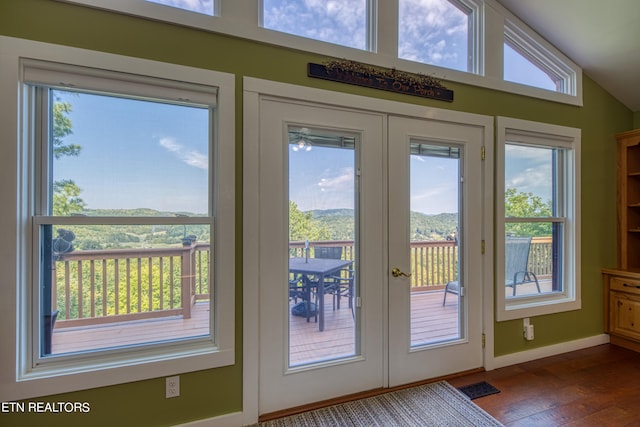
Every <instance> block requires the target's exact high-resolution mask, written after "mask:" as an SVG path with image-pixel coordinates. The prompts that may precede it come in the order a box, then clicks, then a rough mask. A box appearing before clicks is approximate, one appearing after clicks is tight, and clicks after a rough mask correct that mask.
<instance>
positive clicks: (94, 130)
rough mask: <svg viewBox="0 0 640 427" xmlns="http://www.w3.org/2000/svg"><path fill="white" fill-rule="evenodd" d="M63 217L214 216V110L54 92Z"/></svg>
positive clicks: (55, 193) (57, 199) (56, 196)
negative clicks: (211, 203) (211, 167)
mask: <svg viewBox="0 0 640 427" xmlns="http://www.w3.org/2000/svg"><path fill="white" fill-rule="evenodd" d="M51 92H52V93H51V100H52V101H51V102H52V105H53V106H52V115H53V118H52V122H53V126H52V135H51V141H52V142H51V150H52V156H51V157H52V161H51V169H52V171H51V177H52V181H53V182H52V194H51V196H50V197H51V202H50V203H51V206H52V208H51V210H52V212H51V213H53V215H56V216H69V215H77V214H82V215H86V216H185V215H186V216H197V215H208V214H209V178H208V177H209V131H210V129H209V109H208V108H205V107H194V106H185V105H175V104H168V103H160V102H151V101H145V100H140V99H129V98H121V97H115V96H106V95H96V94H90V93H82V92H68V91H61V90H53V91H51Z"/></svg>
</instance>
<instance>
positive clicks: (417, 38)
mask: <svg viewBox="0 0 640 427" xmlns="http://www.w3.org/2000/svg"><path fill="white" fill-rule="evenodd" d="M148 1H153V2H156V3H161V4H165V5H170V6H173V7H179V8H182V9H186V10H191V11H194V12H198V13H205V14H213V0H148ZM365 7H366V1H365V0H264V9H265V10H264V25H265V27H267V28H271V29H276V30H279V31H284V32H291V33H295V34H298V35H301V36H305V37H311V38H316V39H320V40H325V41H329V42H334V43H339V44H344V45H347V46H352V47H356V48H360V49H365V48H366V45H365V40H366V25H365V19H364V17H365V15H366V13H365ZM399 12H400V28H401V31H400V34H399V54H400V56H401V57H403V58H405V59H410V60H415V61H419V62H426V63H431V64H436V65H440V66H444V67H448V68H454V69H461V70H465V69H466V67H467V63H466V61H467V59H466V57H467V51H466V43H467V28H468V25H467V15H466V13H464V12H462V11H461V10H459V9H458V8H456V7H454V6H452V5H451V3H449V2H448V1H447V0H401V1H400V11H399ZM505 58H506V62H507V64H509V65H508V66H507V67H506V69H505V79H507V80H512V81H517V82H521V83H529V84H533V85H536V86H540V87H545V88H548V89H551V90H553V89H555V88H554V87H553V83H552V82H551V81H550V79H549V78H548V76H546V75H545V74H544V73H543V72H542V71H540V70H538V69H536V68H535V67H532V65H531V64H530V63H529V62H528V61H526V60H525V59H523V58H522V57H521V56H519V55H518V54H517V53H516V52H514V51H513V50H512V49H510V48H508V47H506V48H505ZM100 98H101V97H97V96H92V95H86V94H83V95H73V96H70V95H66V94H62V95H61V100H63V101H69V102H71V103H72V105H73V111H72V113H71V115H70V117H71V120H72V122H73V135H71V136H69V137H67V138H66V142H68V143H77V144H79V145H81V146H82V153H81V154H80V158H71V157H69V158H63V159H61V160H58V161H56V163H55V165H54V179H55V180H59V179H73V180H74V181H76V183H77V184H78V185H79V186H80V187H81V188H82V189H83V193H82V195H81V197H82V198H83V199H84V201H85V202H86V203H87V207H88V208H137V207H149V208H153V209H157V210H167V211H173V212H176V211H189V212H194V213H205V212H206V211H207V205H208V199H207V194H208V188H207V182H208V168H207V165H208V152H207V150H208V148H207V140H208V136H207V123H208V117H207V112H206V110H199V109H195V108H186V107H177V106H171V105H166V104H152V103H142V102H139V101H136V102H134V101H125V100H123V99H116V98H111V99H109V98H102V99H100ZM336 151H338V150H330V149H322V148H321V147H315V150H313V151H312V152H310V153H306V152H293V151H291V150H290V156H291V157H290V160H291V162H292V167H293V168H299V169H298V170H292V177H295V178H292V181H291V182H290V191H291V198H292V199H293V200H295V201H296V202H297V203H298V204H299V207H300V208H301V209H302V210H309V209H330V208H353V204H354V201H353V185H354V184H353V157H352V156H353V151H350V153H351V154H349V155H345V153H343V154H342V155H340V156H337V157H336V156H335V155H334V154H330V153H331V152H336ZM339 151H343V152H345V151H347V152H348V151H349V150H339ZM305 155H306V157H305ZM510 156H511V157H510V159H511V164H512V165H513V167H512V168H507V171H506V174H507V175H506V178H505V183H506V186H507V188H510V187H514V186H515V187H516V188H518V190H520V191H527V192H533V193H534V194H536V195H540V196H541V197H543V199H544V200H547V199H548V198H549V197H550V194H549V193H550V191H548V189H549V188H550V184H545V179H547V182H548V177H549V176H550V170H549V169H548V167H547V166H548V161H546V163H545V160H544V159H541V158H538V157H536V156H535V155H534V153H533V152H530V151H529V152H526V151H525V152H517V151H514V152H511V154H510ZM305 159H307V160H305ZM308 159H313V160H308ZM425 160H428V162H425ZM449 163H451V160H447V159H434V158H425V157H422V158H417V157H416V156H412V161H411V173H412V177H411V179H412V182H415V183H429V185H428V186H426V185H419V186H418V185H416V184H414V188H412V209H414V210H417V211H420V212H423V213H440V212H455V211H456V210H457V197H458V196H457V189H456V188H457V169H456V168H455V167H451V166H447V164H449ZM427 165H428V166H427ZM545 168H547V169H545ZM545 177H547V178H545ZM303 182H306V183H311V184H309V185H306V186H304V187H305V188H302V186H301V185H300V183H303ZM434 200H437V201H438V202H437V203H434Z"/></svg>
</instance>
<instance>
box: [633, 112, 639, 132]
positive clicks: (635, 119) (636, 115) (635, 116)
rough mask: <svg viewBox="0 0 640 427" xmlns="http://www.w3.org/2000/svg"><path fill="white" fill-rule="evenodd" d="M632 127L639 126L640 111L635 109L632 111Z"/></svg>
mask: <svg viewBox="0 0 640 427" xmlns="http://www.w3.org/2000/svg"><path fill="white" fill-rule="evenodd" d="M633 128H634V129H638V128H640V111H636V112H635V113H633Z"/></svg>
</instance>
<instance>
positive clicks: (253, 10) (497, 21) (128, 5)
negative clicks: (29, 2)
mask: <svg viewBox="0 0 640 427" xmlns="http://www.w3.org/2000/svg"><path fill="white" fill-rule="evenodd" d="M56 1H61V2H66V3H75V4H81V5H85V6H90V7H95V8H100V9H106V10H113V11H117V12H121V13H127V14H131V15H136V16H142V17H146V18H150V19H155V20H160V21H164V22H172V23H175V24H178V25H184V26H189V27H195V28H199V29H202V30H206V31H211V32H217V33H223V34H229V35H232V36H236V37H241V38H245V39H249V40H256V41H260V42H262V43H271V44H274V45H278V46H284V47H289V48H294V49H299V50H303V51H307V52H313V53H317V54H320V55H326V56H328V57H335V58H349V59H351V60H354V61H360V62H364V63H368V64H372V65H377V66H380V67H386V68H396V69H399V70H403V71H407V72H411V73H421V74H426V75H431V76H434V77H436V78H439V79H443V80H446V81H452V82H459V83H464V84H469V85H474V86H480V87H485V88H489V89H496V90H500V91H505V92H510V93H515V94H519V95H525V96H530V97H534V98H540V99H546V100H551V101H554V102H559V103H564V104H569V105H577V106H582V69H581V68H580V67H579V66H578V65H576V64H575V63H574V62H573V61H571V60H570V59H569V58H568V57H566V56H565V55H564V54H562V53H561V52H560V51H559V50H558V49H556V48H555V47H554V46H552V45H551V44H549V43H548V42H546V41H545V40H544V39H543V38H542V37H540V36H539V35H537V34H536V33H535V32H534V31H533V30H532V29H531V28H529V27H528V26H527V25H526V24H525V23H524V22H522V21H521V20H519V19H518V18H517V17H515V16H514V15H513V14H511V13H510V12H509V11H508V10H507V9H505V8H504V7H502V6H501V5H500V4H499V3H498V2H497V1H496V0H456V1H459V2H460V3H462V4H467V5H474V4H476V3H477V4H478V5H479V6H478V13H476V14H475V15H476V17H475V19H474V22H473V25H472V27H473V28H472V33H473V34H470V37H473V38H474V40H475V41H474V43H472V44H471V46H470V49H472V55H473V57H474V58H473V61H474V63H473V64H472V72H463V71H458V70H453V69H449V68H443V67H438V66H434V65H428V64H421V63H418V62H413V61H408V60H404V59H400V58H398V24H397V23H398V2H397V1H386V0H385V1H381V0H370V1H369V4H370V5H371V7H372V8H373V10H372V11H370V13H369V14H368V16H367V19H368V20H369V27H370V30H371V34H369V37H370V40H369V44H370V48H371V51H365V50H360V49H354V48H350V47H346V46H339V45H336V44H332V43H327V42H322V41H318V40H312V39H308V38H304V37H299V36H295V35H291V34H286V33H282V32H279V31H273V30H268V29H265V28H262V27H260V25H259V23H260V22H261V16H260V15H261V9H262V7H261V4H262V2H261V1H238V0H214V1H215V4H214V8H215V12H216V16H207V15H203V14H200V13H195V12H190V11H186V10H182V9H177V8H173V7H169V6H164V5H160V4H155V3H150V2H147V1H145V0H56ZM470 7H471V6H470ZM507 21H509V22H510V25H513V26H515V27H517V28H518V29H519V31H521V32H522V33H523V34H526V35H527V36H528V38H529V39H530V40H534V41H535V42H536V45H538V46H540V47H541V48H543V49H539V50H538V52H539V53H548V54H549V55H548V56H547V55H546V54H545V55H542V57H540V59H548V60H551V59H552V58H555V59H557V61H558V63H557V64H561V65H562V67H561V68H562V69H564V70H565V71H566V72H568V73H570V75H571V80H572V85H573V86H574V88H575V93H573V92H567V93H561V92H554V91H550V90H546V89H541V88H537V87H533V86H527V85H523V84H519V83H513V82H507V81H504V79H503V68H504V67H503V64H504V62H503V43H504V28H505V23H506V22H507ZM545 63H546V62H545ZM554 63H555V62H554ZM546 64H547V65H549V64H548V63H546ZM554 69H555V70H556V71H557V67H554ZM446 81H445V85H446Z"/></svg>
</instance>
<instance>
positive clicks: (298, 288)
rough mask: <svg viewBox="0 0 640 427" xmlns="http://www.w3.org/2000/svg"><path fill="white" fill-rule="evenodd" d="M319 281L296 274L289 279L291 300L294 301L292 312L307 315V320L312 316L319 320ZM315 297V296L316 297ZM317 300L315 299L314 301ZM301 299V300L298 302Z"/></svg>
mask: <svg viewBox="0 0 640 427" xmlns="http://www.w3.org/2000/svg"><path fill="white" fill-rule="evenodd" d="M316 291H317V283H314V282H313V281H311V280H309V279H308V278H307V277H305V276H302V275H296V276H295V277H294V278H293V279H290V280H289V301H293V303H294V305H293V307H291V314H293V315H294V316H301V317H306V318H307V322H308V321H309V320H310V319H311V316H313V317H314V318H315V321H316V322H317V321H318V295H317V292H316ZM314 297H315V298H314ZM312 299H313V300H315V301H312ZM298 300H300V302H298Z"/></svg>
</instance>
